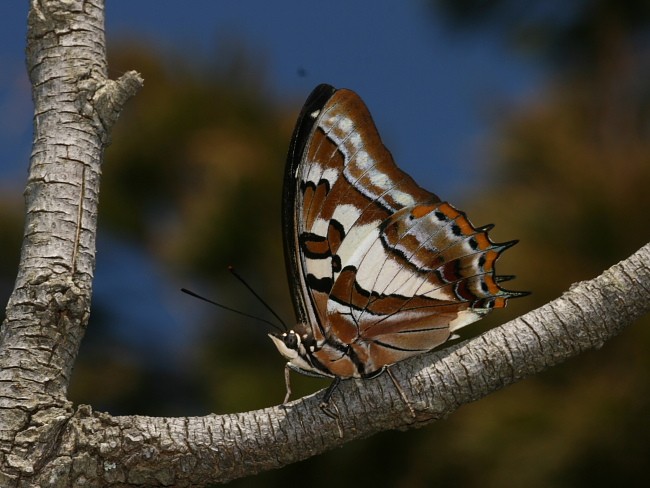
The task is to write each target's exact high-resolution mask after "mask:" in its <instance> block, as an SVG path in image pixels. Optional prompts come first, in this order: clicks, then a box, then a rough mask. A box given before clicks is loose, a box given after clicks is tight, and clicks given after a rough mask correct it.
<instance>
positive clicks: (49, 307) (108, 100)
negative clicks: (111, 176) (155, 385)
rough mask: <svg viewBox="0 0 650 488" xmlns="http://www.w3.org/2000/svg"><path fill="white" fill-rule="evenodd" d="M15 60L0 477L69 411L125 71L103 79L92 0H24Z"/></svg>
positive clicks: (45, 445) (36, 462)
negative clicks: (16, 189) (21, 118)
mask: <svg viewBox="0 0 650 488" xmlns="http://www.w3.org/2000/svg"><path fill="white" fill-rule="evenodd" d="M28 23H29V27H28V44H27V68H28V71H29V76H30V80H31V82H32V93H33V99H34V109H35V115H34V142H33V146H32V156H31V162H30V169H29V176H28V182H27V187H26V190H25V203H26V217H25V230H24V241H23V247H22V253H21V258H20V266H19V270H18V276H17V278H16V284H15V288H14V291H13V293H12V295H11V297H10V299H9V303H8V305H7V315H6V320H5V322H4V323H3V325H2V330H1V331H0V366H1V367H2V370H1V371H0V409H1V410H0V453H1V454H2V458H1V466H2V469H0V486H11V485H12V484H15V483H16V482H17V481H19V480H24V479H26V478H28V477H30V476H33V475H34V473H37V472H39V471H40V470H41V468H42V465H43V462H44V459H46V458H47V456H48V453H49V452H50V451H51V450H52V449H54V448H55V446H56V443H57V440H58V439H59V432H60V429H61V428H62V426H63V425H64V424H65V422H66V421H67V420H68V419H69V418H70V415H71V413H72V407H71V405H70V402H68V400H67V398H66V393H67V387H68V382H69V378H70V372H71V370H72V366H73V364H74V359H75V357H76V355H77V351H78V349H79V345H80V343H81V339H82V337H83V335H84V330H85V327H86V324H87V322H88V314H89V311H90V296H91V290H92V279H93V270H94V266H95V236H96V222H97V202H98V193H99V179H100V178H99V176H100V169H101V161H102V154H103V149H104V147H105V145H106V144H107V142H108V134H109V131H110V128H111V126H112V125H113V123H114V122H115V120H116V118H117V115H118V114H119V112H120V110H121V107H122V105H123V104H124V102H125V101H126V99H127V98H129V97H130V96H131V95H133V94H134V93H135V91H136V90H137V88H138V87H139V86H140V85H141V84H142V81H141V79H140V78H139V76H138V75H137V74H136V73H133V72H132V73H127V74H125V75H124V76H123V77H122V78H120V79H119V80H118V81H110V80H108V79H107V78H106V55H105V47H104V14H103V2H102V1H100V0H97V1H94V2H93V1H47V0H43V1H36V0H34V1H33V2H32V4H31V9H30V14H29V19H28Z"/></svg>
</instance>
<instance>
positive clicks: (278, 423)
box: [0, 0, 650, 487]
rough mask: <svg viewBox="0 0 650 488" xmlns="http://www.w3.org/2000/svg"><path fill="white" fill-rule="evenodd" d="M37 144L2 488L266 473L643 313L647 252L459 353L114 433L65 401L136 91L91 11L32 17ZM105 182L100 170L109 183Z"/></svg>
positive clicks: (11, 332)
mask: <svg viewBox="0 0 650 488" xmlns="http://www.w3.org/2000/svg"><path fill="white" fill-rule="evenodd" d="M28 68H29V72H30V77H31V80H32V83H33V87H34V102H35V113H36V115H35V133H34V149H33V153H32V159H31V166H30V173H29V181H28V185H27V190H26V193H25V197H26V211H27V217H26V224H25V235H24V244H23V250H22V257H21V261H20V269H19V272H18V276H17V279H16V287H15V290H14V292H13V294H12V296H11V298H10V301H9V304H8V306H7V319H6V321H5V323H4V324H3V326H2V330H1V332H0V367H1V368H2V369H1V370H0V486H61V487H64V486H127V485H139V486H170V485H173V486H204V485H206V484H209V483H215V482H225V481H228V480H231V479H234V478H237V477H242V476H247V475H251V474H254V473H257V472H260V471H264V470H268V469H273V468H278V467H281V466H284V465H287V464H290V463H292V462H295V461H298V460H301V459H304V458H307V457H309V456H313V455H315V454H318V453H321V452H323V451H326V450H329V449H332V448H334V447H337V446H340V445H342V444H344V443H346V442H348V441H350V440H352V439H357V438H361V437H367V436H370V435H372V434H374V433H376V432H379V431H382V430H386V429H408V428H415V427H420V426H424V425H428V424H430V423H431V422H433V421H435V420H437V419H439V418H443V417H445V416H447V415H449V414H450V413H451V412H453V411H454V410H455V409H456V408H458V407H459V406H460V405H462V404H465V403H468V402H471V401H474V400H477V399H479V398H481V397H483V396H485V395H487V394H489V393H490V392H492V391H495V390H497V389H499V388H501V387H503V386H505V385H508V384H510V383H513V382H515V381H518V380H520V379H522V378H524V377H526V376H529V375H531V374H534V373H536V372H539V371H541V370H543V369H545V368H548V367H550V366H552V365H554V364H557V363H559V362H561V361H564V360H565V359H567V358H570V357H572V356H575V355H577V354H580V353H581V352H583V351H586V350H589V349H594V348H599V347H600V346H602V345H603V343H604V342H605V341H607V340H608V339H610V338H611V337H613V336H615V335H617V334H618V333H619V332H620V331H621V330H622V329H623V328H625V327H626V326H627V325H630V324H631V323H633V322H634V320H635V319H637V318H638V317H640V316H642V315H644V314H646V313H648V311H650V264H649V263H650V245H646V246H644V247H643V248H641V249H640V250H639V251H638V252H637V253H635V254H634V255H632V256H631V257H630V258H628V259H626V260H625V261H623V262H621V263H619V264H617V265H615V266H613V267H612V268H610V269H609V270H607V271H605V272H604V273H603V274H602V275H601V276H599V277H598V278H596V279H594V280H591V281H587V282H583V283H579V284H577V285H575V286H574V287H572V288H571V289H570V290H569V291H567V292H566V293H565V294H564V295H563V296H562V297H560V298H558V299H557V300H555V301H553V302H551V303H549V304H547V305H545V306H543V307H541V308H539V309H537V310H534V311H532V312H530V313H528V314H526V315H524V316H522V317H520V318H518V319H516V320H513V321H511V322H509V323H507V324H505V325H503V326H501V327H498V328H496V329H493V330H491V331H489V332H487V333H486V334H484V335H482V336H480V337H478V338H475V339H473V340H471V341H469V342H465V343H462V344H458V345H456V346H453V347H450V348H447V349H445V350H442V351H440V352H437V353H433V354H429V355H426V356H422V357H419V358H416V359H414V360H412V361H407V362H404V363H400V364H398V365H396V366H394V367H393V368H392V371H393V373H394V375H395V377H396V378H397V380H398V381H399V382H400V385H401V386H402V388H403V390H404V392H405V394H406V396H407V397H408V399H409V403H410V405H411V407H412V408H413V410H414V412H415V417H413V416H412V415H411V413H410V410H409V408H408V406H407V405H406V404H405V403H404V402H403V401H402V400H401V398H400V396H399V394H398V392H397V391H396V389H395V386H394V385H393V383H392V382H391V380H390V378H388V376H387V375H383V376H380V377H379V378H377V379H374V380H368V381H346V382H343V383H342V385H341V388H340V391H338V392H337V393H336V394H335V396H334V399H333V401H334V402H335V405H336V408H337V411H338V418H337V419H334V418H331V417H329V416H327V415H325V414H323V412H322V411H321V410H320V409H319V408H318V402H319V400H320V397H319V394H316V395H312V396H310V397H307V398H304V399H300V400H297V401H295V402H292V403H290V404H288V405H285V406H277V407H273V408H268V409H264V410H259V411H255V412H247V413H241V414H232V415H221V416H217V415H209V416H205V417H193V418H150V417H140V416H124V417H112V416H110V415H108V414H105V413H100V412H94V411H93V410H92V409H91V407H89V406H86V405H81V406H78V407H77V408H76V410H74V409H73V408H72V406H71V405H70V402H69V401H68V400H67V398H66V390H67V386H68V381H69V377H70V371H71V369H72V366H73V363H74V360H75V357H76V355H77V351H78V348H79V345H80V342H81V339H82V337H83V334H84V329H85V327H86V324H87V319H88V314H89V311H90V295H91V290H92V278H93V268H94V263H95V236H96V219H97V202H98V195H99V180H100V168H101V161H102V153H103V149H104V147H105V145H106V144H107V142H108V135H109V133H110V129H111V126H112V125H113V123H114V122H115V120H116V118H117V115H118V114H119V111H120V109H121V107H122V105H123V104H124V103H125V102H126V100H127V99H128V98H129V97H130V96H132V95H133V94H134V93H135V92H136V91H137V89H138V88H139V87H140V85H141V84H142V81H141V79H140V78H139V76H138V75H137V74H136V73H133V72H130V73H127V74H125V75H124V76H123V77H122V78H120V79H119V80H117V81H110V80H107V79H106V61H105V54H104V34H103V2H102V1H101V0H93V1H88V0H86V1H82V0H79V1H70V0H69V1H63V0H59V1H53V0H52V1H46V0H41V1H33V3H32V9H31V12H30V17H29V39H28ZM109 170H110V169H109Z"/></svg>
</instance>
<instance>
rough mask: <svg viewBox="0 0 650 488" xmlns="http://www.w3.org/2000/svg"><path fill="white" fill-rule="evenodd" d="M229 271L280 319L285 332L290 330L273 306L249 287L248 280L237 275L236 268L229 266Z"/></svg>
mask: <svg viewBox="0 0 650 488" xmlns="http://www.w3.org/2000/svg"><path fill="white" fill-rule="evenodd" d="M228 271H230V272H231V273H232V275H233V276H234V277H235V278H237V279H238V280H239V281H240V282H241V284H242V285H244V286H245V287H246V288H248V291H250V292H251V293H252V294H253V295H254V296H255V298H257V299H258V300H259V301H260V303H261V304H262V305H264V307H265V308H266V309H267V310H268V311H269V312H271V313H272V314H273V316H274V317H275V318H276V319H278V320H279V321H280V323H281V324H282V326H283V327H284V330H288V329H289V327H287V324H285V323H284V320H282V318H281V317H280V316H279V315H278V314H277V313H275V310H273V309H272V308H271V306H270V305H269V304H268V303H266V301H265V300H264V299H263V298H262V297H261V296H259V295H258V294H257V292H256V291H255V290H253V288H252V287H251V285H249V284H248V283H247V282H246V280H244V278H242V277H241V276H240V275H239V273H237V271H235V268H233V267H232V266H228Z"/></svg>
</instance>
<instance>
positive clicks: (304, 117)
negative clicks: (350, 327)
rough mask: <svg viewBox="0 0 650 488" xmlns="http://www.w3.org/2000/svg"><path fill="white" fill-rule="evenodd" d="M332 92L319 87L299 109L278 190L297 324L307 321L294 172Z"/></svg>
mask: <svg viewBox="0 0 650 488" xmlns="http://www.w3.org/2000/svg"><path fill="white" fill-rule="evenodd" d="M335 92H336V88H334V87H333V86H330V85H327V84H322V85H318V86H317V87H316V88H314V90H313V91H312V92H311V94H310V95H309V97H308V98H307V101H306V102H305V105H304V106H303V107H302V110H301V112H300V115H299V116H298V122H297V123H296V127H295V129H294V130H293V136H292V137H291V144H290V145H289V154H288V156H287V163H286V166H285V170H284V183H283V188H282V238H283V241H284V262H285V265H286V268H287V279H288V280H289V289H290V290H291V300H292V302H293V308H294V311H295V313H296V318H297V319H298V323H302V324H305V323H308V322H309V318H308V314H307V308H306V303H305V299H306V296H305V293H304V286H305V285H304V277H302V276H301V266H300V262H299V257H298V250H297V237H298V236H297V232H298V231H297V224H298V223H297V222H296V195H297V192H298V185H299V181H298V169H299V166H300V164H301V163H302V159H303V154H304V152H305V148H306V146H307V143H308V141H309V138H310V136H311V134H312V131H313V129H314V124H315V123H316V119H317V117H313V116H312V114H313V113H314V112H319V111H320V110H321V109H322V108H323V107H324V106H325V104H326V103H327V101H328V100H329V99H330V98H331V97H332V95H334V93H335Z"/></svg>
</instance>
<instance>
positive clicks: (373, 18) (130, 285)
mask: <svg viewBox="0 0 650 488" xmlns="http://www.w3.org/2000/svg"><path fill="white" fill-rule="evenodd" d="M106 3H107V9H106V12H107V19H106V34H107V37H108V40H109V42H108V43H109V47H110V46H111V45H113V46H120V47H122V48H123V46H124V45H125V44H124V43H121V44H119V43H115V42H114V41H120V40H125V39H139V38H141V39H144V40H146V41H147V42H148V44H150V45H154V46H156V47H157V49H158V51H159V53H160V54H161V56H163V57H164V56H165V55H166V53H169V56H170V59H176V57H177V55H178V53H179V52H181V53H186V52H187V53H194V54H196V57H197V58H199V59H207V58H209V57H214V56H216V54H217V52H218V49H217V48H218V46H219V45H220V43H222V42H224V40H225V41H232V40H240V41H242V42H244V43H245V45H246V46H247V49H248V51H249V52H250V53H253V57H254V58H255V59H259V62H260V64H261V65H263V66H264V67H265V69H266V79H267V81H268V83H269V85H270V86H269V87H268V91H269V96H273V97H276V98H277V99H278V100H287V101H291V102H292V103H294V104H295V110H296V115H297V113H298V111H299V109H300V104H301V103H302V101H303V100H304V99H305V98H306V96H307V95H308V93H309V92H310V91H311V90H312V88H313V87H314V86H316V85H317V84H318V83H322V82H327V83H330V84H333V85H335V86H337V87H347V88H351V89H353V90H355V91H357V92H358V93H359V94H360V95H361V96H362V98H363V99H364V100H365V101H366V103H367V105H368V106H369V108H370V110H371V112H372V114H373V117H374V119H375V121H376V123H377V125H378V126H379V129H380V133H381V134H382V137H383V139H384V142H385V143H386V145H387V146H388V147H389V148H390V150H391V151H392V153H393V155H394V156H395V159H396V161H397V163H398V164H399V165H400V166H401V167H403V168H404V169H405V170H406V171H407V172H408V173H410V174H411V175H413V177H414V178H415V179H416V181H418V182H419V183H420V184H421V185H422V186H424V187H425V188H427V189H429V190H431V191H433V192H434V193H436V194H438V195H439V196H441V197H442V198H448V199H450V200H452V201H458V200H462V198H463V194H464V193H466V192H467V191H469V190H470V189H471V188H472V187H476V186H477V185H479V186H480V174H481V168H482V163H484V162H485V159H484V155H485V154H484V152H482V145H481V144H482V141H485V139H486V138H487V137H488V136H489V134H490V131H491V130H494V129H495V127H493V124H494V120H493V119H490V118H488V117H485V113H486V111H492V112H493V111H494V109H495V107H498V106H499V104H501V103H503V102H508V103H511V102H513V101H515V100H520V99H522V98H526V97H529V96H531V95H533V94H534V92H535V89H536V86H537V85H538V81H539V79H540V72H539V71H538V70H537V67H536V66H534V65H531V64H526V63H525V62H524V61H522V60H521V59H520V58H517V57H515V56H514V55H513V54H512V53H511V52H509V51H508V50H507V48H506V46H504V45H503V44H502V43H501V41H500V40H499V39H497V38H496V37H494V34H490V33H489V32H487V31H486V32H480V33H475V34H472V35H467V36H463V35H461V34H459V33H453V32H451V31H449V30H447V29H445V28H444V26H443V25H442V23H441V22H440V19H439V18H437V17H436V13H435V12H433V11H431V10H430V9H429V8H428V7H427V5H426V3H425V2H423V1H420V0H411V1H404V2H396V1H394V0H373V1H372V2H369V1H367V2H360V1H350V0H330V1H328V2H327V3H325V2H322V1H314V0H276V1H273V2H268V0H238V1H228V2H226V1H209V0H194V1H191V2H184V3H183V4H182V5H183V7H182V8H181V7H179V5H181V4H180V3H179V2H177V1H171V0H138V1H136V2H134V1H127V0H107V2H106ZM27 8H28V2H26V1H22V2H18V1H15V0H14V1H11V2H3V3H2V5H1V6H0V19H1V20H0V26H1V28H0V66H1V69H0V196H2V197H3V198H15V199H20V200H22V192H23V189H24V184H25V179H26V175H27V165H28V158H29V151H30V143H31V124H32V107H31V95H30V87H29V83H28V80H27V75H26V72H25V61H24V50H25V33H26V15H27ZM132 68H133V69H136V70H137V69H138V67H137V66H133V67H132ZM299 70H304V72H305V76H298V71H299ZM146 86H147V85H146V81H145V88H144V89H145V90H146ZM113 143H114V144H118V143H119V141H113ZM288 143H289V141H288V140H287V145H288ZM98 246H99V249H100V251H101V252H100V253H99V254H98V263H97V274H96V277H97V279H96V284H95V285H96V286H95V298H94V300H96V301H99V302H101V301H104V302H105V303H113V304H114V303H118V304H119V306H120V310H118V311H117V313H118V315H121V317H116V318H115V319H114V323H115V324H116V327H121V328H122V329H121V334H122V335H123V336H125V337H130V339H128V340H133V341H138V340H141V341H146V342H147V346H150V344H151V341H152V338H154V337H155V338H158V339H159V340H160V341H161V343H163V344H166V346H164V345H163V347H172V346H173V345H178V344H179V343H182V342H183V341H180V340H179V339H180V337H179V335H180V336H186V335H187V333H188V328H190V327H191V323H192V322H195V321H196V317H194V318H193V317H191V316H188V313H189V314H191V313H201V312H198V311H195V312H187V310H184V308H185V306H184V305H180V304H182V303H186V301H185V302H184V301H183V300H182V299H181V298H180V294H179V293H178V287H177V286H176V284H171V283H169V282H167V281H166V280H165V271H164V270H161V269H158V268H157V266H156V264H155V263H152V262H151V260H150V259H147V257H146V256H145V255H144V254H142V253H143V251H142V250H134V249H130V248H128V247H125V246H124V245H123V244H122V243H120V242H118V241H116V240H114V239H112V238H111V237H110V236H102V235H100V236H99V241H98ZM124 276H129V280H127V282H125V280H124ZM145 290H146V292H145ZM116 296H119V299H118V300H115V299H114V298H115V297H116ZM183 298H186V297H183ZM181 323H182V325H180V324H181ZM133 324H137V327H133ZM165 325H166V326H167V327H165ZM138 338H140V339H138ZM143 347H144V346H143Z"/></svg>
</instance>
